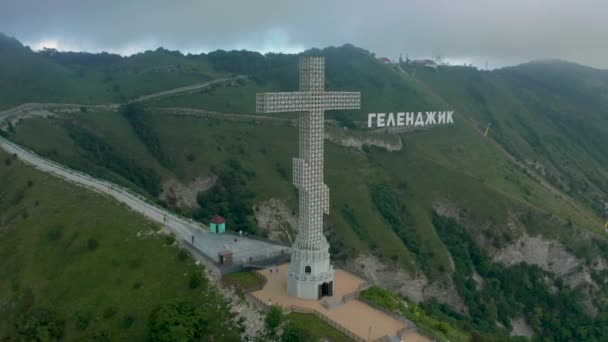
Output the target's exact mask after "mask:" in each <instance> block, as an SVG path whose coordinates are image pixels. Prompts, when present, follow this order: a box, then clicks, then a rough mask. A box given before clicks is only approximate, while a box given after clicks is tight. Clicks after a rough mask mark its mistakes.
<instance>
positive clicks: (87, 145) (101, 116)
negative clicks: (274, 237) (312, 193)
mask: <svg viewBox="0 0 608 342" xmlns="http://www.w3.org/2000/svg"><path fill="white" fill-rule="evenodd" d="M15 49H16V50H19V51H22V53H24V54H28V55H31V56H30V57H28V58H31V59H32V60H33V61H35V62H36V63H39V65H40V68H46V65H50V66H49V67H48V68H50V70H57V71H56V72H57V73H65V74H69V73H75V74H76V73H77V72H78V70H84V73H85V75H89V74H90V75H98V76H95V77H98V78H97V79H78V77H77V75H76V77H75V78H74V79H73V82H74V84H80V83H82V84H85V85H87V86H90V87H91V88H90V89H93V88H94V87H102V88H104V87H106V86H105V85H104V84H105V83H104V78H103V75H107V74H108V73H110V74H112V75H114V76H112V80H111V81H109V82H108V83H109V84H116V85H118V86H119V87H120V91H116V92H115V94H113V95H111V96H109V97H108V98H107V101H121V99H122V100H124V99H126V98H131V97H134V96H137V95H142V94H145V93H146V92H151V91H156V90H162V89H167V88H171V87H174V86H179V85H186V84H192V83H196V82H198V81H196V80H197V79H203V78H205V77H209V78H217V77H220V76H226V75H241V74H242V75H247V79H245V80H239V81H238V82H233V83H230V84H224V85H218V86H214V87H210V88H205V89H203V90H201V91H200V92H199V93H195V94H186V95H179V96H172V97H168V98H163V99H159V100H154V101H150V102H147V103H145V106H138V107H134V108H128V107H122V108H121V109H120V110H118V111H109V110H107V111H92V110H85V111H80V112H78V113H73V114H70V115H60V116H58V117H55V118H51V119H46V118H40V117H37V118H33V119H27V120H23V121H22V122H20V123H19V124H18V125H17V126H16V127H15V128H14V133H10V134H9V136H10V139H12V140H14V141H16V142H18V143H19V144H22V145H24V146H27V147H29V148H31V149H33V150H35V151H37V152H38V153H40V154H41V155H44V156H47V157H49V158H51V159H54V160H57V161H59V162H61V163H64V164H66V165H69V166H70V167H73V168H76V169H80V170H84V171H86V172H88V173H91V174H94V175H96V176H99V177H104V178H107V179H111V180H113V181H115V182H118V183H121V184H123V185H125V186H129V187H131V188H133V189H135V190H137V191H139V192H141V193H143V194H145V195H147V196H149V197H150V198H152V199H155V200H158V201H159V203H161V204H162V205H165V206H167V207H169V208H171V209H172V210H176V211H180V212H182V213H183V214H185V215H191V216H192V217H193V218H195V219H198V220H201V221H203V222H206V220H207V219H208V218H209V214H210V213H212V212H219V213H221V214H223V215H225V216H227V218H228V220H229V225H230V226H231V227H233V228H235V229H241V228H242V229H244V230H246V231H249V232H251V233H255V234H261V232H262V230H263V229H261V228H263V227H257V224H256V221H255V219H254V216H255V214H256V210H257V209H255V208H257V207H258V206H259V205H260V204H261V203H263V202H265V201H267V200H269V199H271V198H275V199H279V200H281V201H282V202H284V203H285V204H286V205H287V207H288V208H289V209H290V210H291V211H292V212H294V213H295V211H296V209H297V208H296V203H297V198H296V192H295V191H294V188H293V186H292V185H291V178H292V177H291V158H293V157H294V156H295V155H296V154H297V139H296V138H295V137H296V134H297V130H296V128H295V127H294V126H293V125H292V123H291V122H290V121H288V120H283V121H281V120H274V121H272V120H262V119H259V120H256V119H255V113H253V110H254V108H255V93H256V92H262V91H289V90H295V89H296V88H297V56H295V55H282V54H276V55H275V54H269V55H265V56H263V55H260V54H257V53H251V52H245V51H232V52H225V51H218V52H214V53H209V54H206V55H204V54H202V55H196V56H193V55H189V56H183V55H182V54H180V53H176V52H170V51H166V50H157V51H153V52H146V53H143V54H139V55H136V56H133V57H128V58H121V59H117V58H108V61H105V59H104V60H103V61H101V62H96V63H93V65H91V66H86V65H84V66H83V62H82V60H83V59H84V60H88V61H91V60H92V58H93V57H92V56H77V57H78V58H75V57H74V56H72V57H74V58H67V57H66V56H57V55H56V56H50V55H45V54H34V53H32V52H30V51H28V50H27V49H24V48H22V47H19V46H16V47H15ZM307 53H310V54H319V55H323V56H325V57H326V69H327V81H326V88H327V89H331V90H351V91H361V92H362V109H361V110H357V111H346V112H343V113H338V112H336V113H329V115H328V116H329V117H330V118H333V119H336V120H337V122H338V123H337V124H331V123H328V124H327V125H326V126H327V129H328V131H330V132H335V131H336V130H339V131H341V132H342V133H343V134H347V135H348V134H351V133H350V132H353V133H352V134H353V136H356V137H369V136H371V135H370V133H369V132H368V131H366V130H364V129H355V128H353V124H352V121H353V120H364V119H365V117H366V114H367V113H368V112H379V111H380V112H391V111H393V112H398V111H423V110H444V109H454V110H455V113H456V114H455V121H456V123H455V125H453V126H450V127H438V128H433V129H431V130H421V131H415V132H410V133H401V134H400V135H399V138H400V139H401V140H402V142H403V148H402V149H401V150H400V151H393V152H389V151H387V150H386V149H383V148H379V147H374V146H364V148H363V149H361V150H359V149H356V148H353V147H345V146H341V145H340V144H336V143H332V142H330V141H328V140H326V167H325V175H326V183H327V184H328V185H329V187H330V189H331V196H330V197H331V215H330V216H329V217H328V219H327V235H328V238H329V240H330V243H331V246H332V254H333V256H334V258H335V260H336V261H337V263H338V265H345V264H347V263H348V261H349V260H352V259H353V258H355V257H357V256H361V255H374V256H375V257H377V258H378V259H379V260H380V262H381V263H382V264H383V265H389V266H395V267H398V268H401V269H403V270H406V271H407V272H408V273H410V274H411V275H412V276H414V277H416V276H420V275H422V274H424V276H425V277H426V279H427V280H428V281H429V282H430V283H432V282H435V281H442V280H449V281H450V282H452V283H454V284H456V285H455V286H456V290H457V291H458V294H459V295H460V297H462V298H463V301H464V303H465V304H466V305H467V307H468V308H469V309H470V310H471V311H470V313H469V314H470V315H469V316H464V317H461V316H458V317H457V319H456V318H454V317H455V316H453V310H452V311H450V310H451V309H450V308H448V307H445V306H438V305H435V304H433V303H432V302H431V303H430V304H428V305H427V306H426V307H427V308H428V310H429V311H432V312H434V313H435V314H437V315H439V314H442V315H447V316H450V315H452V316H450V317H452V318H454V319H456V321H458V322H460V323H458V324H461V325H462V327H463V329H465V330H467V331H469V330H470V329H473V330H479V331H482V332H484V333H492V332H496V331H501V330H500V329H499V325H501V326H504V327H506V328H510V323H509V319H516V318H519V317H520V316H522V315H523V317H525V318H526V319H527V320H529V321H534V324H531V326H532V328H533V329H534V331H535V332H536V333H537V334H546V333H548V332H549V331H551V329H547V326H553V325H547V324H549V323H547V324H545V325H544V326H543V325H542V324H541V323H539V322H549V321H552V320H555V319H560V317H561V318H562V319H565V320H568V321H569V322H570V323H572V324H569V325H568V327H567V329H570V330H569V331H568V332H567V333H569V334H571V335H570V336H582V335H574V334H579V333H581V332H579V331H575V330H576V329H577V328H575V327H576V326H577V325H578V324H577V322H576V321H573V320H574V319H580V320H589V321H592V320H591V318H590V317H587V315H588V314H589V313H588V312H586V311H585V310H583V309H581V307H580V305H581V304H580V303H575V302H576V301H572V300H571V299H572V298H573V297H571V296H570V294H569V293H568V294H564V296H565V297H567V298H568V300H567V301H565V302H564V303H562V304H560V305H563V308H564V310H571V311H572V312H577V313H578V312H580V313H581V314H580V315H577V316H576V318H573V317H572V316H571V315H569V316H559V315H558V316H556V317H557V318H556V317H554V316H551V315H549V312H550V311H551V310H553V309H555V308H554V307H545V306H543V307H542V308H541V307H540V306H538V308H539V310H541V311H543V310H544V311H543V312H540V313H537V315H536V314H535V316H532V315H531V314H528V313H526V312H525V311H522V309H521V308H519V307H516V306H517V305H519V304H516V303H525V302H526V298H527V296H532V295H534V294H533V293H531V292H529V291H527V290H522V289H510V290H512V291H520V292H518V295H504V296H503V295H501V294H497V293H494V292H492V291H493V290H496V291H506V290H508V289H507V287H502V286H503V285H504V284H506V280H505V279H504V278H503V277H500V276H498V275H497V273H505V274H507V273H506V272H513V274H516V275H517V276H522V274H523V277H529V278H530V279H531V280H530V281H533V282H534V283H535V284H537V285H538V284H540V283H537V282H541V280H542V279H545V278H546V279H549V278H550V277H549V275H548V273H547V274H545V273H542V272H545V271H542V272H541V271H539V270H538V269H536V268H534V269H528V268H526V267H519V266H514V267H513V268H508V267H504V266H498V264H497V263H493V262H492V261H491V260H490V259H489V256H488V255H486V254H485V253H488V254H489V253H490V252H492V251H497V250H501V249H504V248H507V247H513V246H514V244H516V243H517V242H518V241H519V240H518V239H520V238H523V237H525V236H528V235H529V236H543V237H544V238H546V239H551V240H554V241H556V242H557V243H559V244H560V246H564V247H565V250H567V251H568V252H569V253H572V254H573V255H574V256H576V257H577V258H578V259H579V260H581V265H580V267H581V268H589V269H591V268H592V267H593V266H594V265H596V264H597V262H598V260H599V259H600V258H602V257H603V258H604V259H606V258H608V255H607V254H606V253H608V252H606V237H607V233H606V231H605V230H604V228H603V221H602V220H603V218H602V215H603V204H602V201H606V202H608V198H607V193H608V188H607V185H608V184H607V183H606V179H608V177H607V176H608V175H607V173H606V172H607V171H606V170H608V164H607V161H608V155H607V153H608V152H607V151H608V150H607V149H605V148H603V146H607V145H606V143H607V142H606V137H607V136H608V135H606V133H608V112H607V111H608V109H607V108H608V105H607V104H608V102H607V99H608V97H607V96H606V84H608V83H606V77H605V75H606V73H604V72H599V71H596V70H593V69H590V68H586V67H582V66H574V65H570V64H565V63H561V62H537V63H532V64H529V65H522V66H518V67H513V68H505V69H501V70H497V71H492V72H482V71H478V70H475V69H472V68H460V67H441V68H440V69H439V70H437V71H434V70H430V69H428V70H427V69H422V68H420V69H417V70H416V73H415V77H413V76H411V75H414V73H413V72H412V69H411V68H412V67H411V66H404V68H403V70H404V71H401V70H399V69H396V68H394V67H393V66H390V65H384V64H381V63H379V62H378V61H377V60H376V59H375V57H374V56H373V55H372V54H371V53H369V52H367V51H365V50H362V49H359V48H356V47H353V46H350V45H346V46H343V47H339V48H327V49H323V50H311V51H308V52H307ZM91 63H92V62H91ZM182 63H183V64H182ZM178 64H180V65H187V66H188V68H186V70H188V72H185V71H183V70H182V71H175V70H177V69H176V67H169V68H167V67H166V66H167V65H171V66H176V65H178ZM180 68H181V67H180ZM0 70H1V69H0ZM134 70H139V72H140V73H139V74H138V73H135V72H134ZM142 70H144V71H142ZM145 70H154V71H153V72H152V71H149V73H148V71H145ZM49 72H51V71H49ZM142 74H143V76H142ZM150 75H154V76H153V77H152V76H150ZM91 77H93V76H91ZM209 78H206V79H209ZM38 82H39V80H37V79H36V80H31V81H29V82H26V83H27V87H30V88H31V87H34V85H35V86H40V87H44V86H45V85H44V84H38ZM40 82H41V81H40ZM560 85H562V86H560ZM566 85H567V86H566ZM21 89H26V88H21V87H20V88H18V89H17V90H14V91H21ZM81 89H83V90H82V91H83V92H86V91H87V90H86V89H87V87H84V86H83V87H82V88H81ZM57 91H58V92H61V93H58V94H57V98H58V99H61V100H57V101H60V102H69V101H78V99H77V98H72V97H71V96H74V94H73V93H71V92H70V91H69V90H68V89H65V90H62V89H58V90H57ZM38 93H40V94H41V95H28V96H30V97H22V98H20V99H23V101H35V100H36V99H37V98H43V96H46V95H44V93H45V91H38ZM37 96H40V97H37ZM62 96H63V97H62ZM84 96H85V97H86V96H88V95H84ZM104 96H105V95H104ZM50 100H52V99H50ZM50 100H49V101H50ZM89 100H91V99H89ZM93 100H97V99H95V98H94V99H93ZM2 101H3V102H0V106H3V107H10V106H11V105H14V104H16V103H13V102H10V101H15V102H19V101H21V100H14V99H13V98H11V100H10V101H8V100H2ZM82 101H84V102H87V101H88V100H87V99H84V98H83V100H82ZM99 101H106V99H101V98H100V99H99ZM93 102H94V101H93ZM159 107H160V108H159ZM166 107H188V108H197V109H202V110H207V111H214V112H219V113H227V114H228V113H236V114H243V115H241V116H228V115H222V114H217V115H211V116H209V115H203V113H201V112H195V113H193V112H180V111H179V110H176V111H168V110H166ZM163 108H165V109H163ZM276 116H278V117H283V118H294V117H295V116H294V114H293V113H291V114H285V115H283V114H278V115H276ZM488 123H492V125H491V128H490V133H489V134H488V137H484V136H483V130H484V129H485V128H486V125H487V124H488ZM343 126H348V127H351V128H350V129H349V130H346V131H345V130H344V129H343ZM511 158H514V159H515V160H516V161H518V162H519V163H520V165H518V164H517V163H515V162H514V161H513V160H512V159H511ZM521 165H526V166H527V168H525V167H522V166H521ZM541 165H542V166H541ZM531 170H535V171H531ZM532 172H534V174H532ZM535 174H537V175H535ZM223 175H224V176H223ZM226 175H227V176H226ZM538 175H540V176H538ZM212 176H219V178H218V183H217V184H216V186H215V187H213V188H211V189H210V190H209V191H208V192H206V193H204V194H200V195H199V201H198V207H197V208H186V207H179V206H178V205H177V204H176V203H171V202H170V201H169V202H167V201H160V199H159V195H160V193H161V191H162V190H161V189H162V187H163V183H164V182H166V181H168V180H177V181H179V182H181V183H183V184H188V183H190V182H191V181H193V180H194V179H197V178H208V177H212ZM539 179H544V180H545V181H546V182H548V183H550V184H552V185H553V186H554V187H555V188H557V189H559V191H561V192H562V193H563V194H566V195H567V197H566V199H564V198H563V196H566V195H563V196H559V195H556V194H555V193H554V192H552V191H551V190H550V189H549V187H548V186H547V185H546V184H543V183H541V182H540V181H539ZM446 210H447V211H452V212H454V213H455V214H454V216H455V217H453V218H456V219H457V221H458V222H457V223H450V224H447V223H445V222H444V221H442V220H440V219H437V215H436V214H435V213H436V212H438V211H446ZM450 222H451V221H450ZM452 224H454V225H452ZM456 224H457V225H456ZM461 226H464V228H463V229H464V230H463V231H464V232H465V233H464V235H463V234H459V235H454V236H450V234H449V233H447V232H449V230H446V228H445V227H461ZM454 229H456V228H454ZM458 229H461V228H458ZM459 232H460V230H459ZM467 236H468V237H467ZM573 237H580V238H573ZM459 244H462V245H466V246H467V248H465V249H464V251H463V250H462V249H459V248H458V246H459ZM479 250H482V251H485V252H483V253H482V252H479ZM471 255H473V257H471ZM475 255H478V256H479V257H475ZM471 258H472V259H471ZM490 263H491V265H490ZM472 268H473V269H477V268H479V269H480V271H479V273H480V274H481V273H483V274H482V275H483V276H484V277H486V278H487V279H489V280H491V281H490V282H491V283H492V284H496V286H495V287H494V288H490V289H488V290H484V291H485V292H482V290H481V289H476V288H475V287H474V286H471V285H470V284H471V283H472V282H473V272H472V271H471V269H472ZM482 271H483V272H482ZM607 273H608V272H606V271H601V270H598V271H593V273H592V274H591V276H592V277H593V280H594V282H595V284H597V286H598V287H597V289H595V290H593V291H594V292H593V305H594V307H595V309H596V310H597V311H598V312H599V313H600V318H598V320H597V321H592V323H590V324H591V325H592V326H593V327H595V326H596V325H597V324H601V323H599V322H601V319H602V317H605V314H606V313H607V312H608V306H607V301H606V299H607V298H608V290H607V288H606V286H605V284H606V279H607V278H608V274H607ZM508 274H510V273H508ZM543 277H544V278H543ZM551 281H554V280H551ZM555 281H556V282H557V281H558V280H555ZM559 281H561V280H559ZM465 284H466V286H465ZM380 285H382V284H380ZM504 286H506V285H504ZM543 286H544V285H543ZM560 286H561V285H560ZM499 289H500V290H499ZM560 289H561V287H560ZM545 290H546V291H545ZM521 291H523V292H521ZM526 291H527V292H526ZM543 291H545V292H543V295H547V296H548V295H549V294H548V291H549V290H548V287H547V289H545V288H544V287H543ZM564 291H565V290H564ZM585 291H587V290H586V287H585V286H581V287H580V288H579V289H577V290H576V291H575V292H576V295H577V296H581V298H583V297H585V296H589V295H588V294H585V293H586V292H585ZM564 293H566V292H564ZM573 296H574V295H573ZM491 297H496V298H500V303H502V304H500V303H498V299H496V302H492V301H490V300H489V298H491ZM475 298H478V299H475ZM551 298H552V299H551V300H552V301H551V303H552V304H551V305H554V304H555V303H557V302H553V300H554V299H555V298H553V297H551ZM499 304H500V305H499ZM496 305H498V306H499V307H498V308H496ZM501 305H502V306H501ZM509 305H511V306H509ZM538 305H540V304H538ZM555 305H558V304H555ZM488 310H490V311H493V310H498V311H499V312H498V313H497V316H496V317H498V318H500V320H499V321H498V323H497V322H496V319H494V320H491V319H490V318H488V317H493V316H492V315H490V316H488V315H487V313H488V312H489V311H488ZM462 322H464V323H462ZM537 323H538V324H537ZM543 324H544V323H543ZM593 329H595V328H593ZM593 329H592V330H590V331H596V330H593ZM590 334H595V333H590ZM590 336H599V335H597V334H595V335H590Z"/></svg>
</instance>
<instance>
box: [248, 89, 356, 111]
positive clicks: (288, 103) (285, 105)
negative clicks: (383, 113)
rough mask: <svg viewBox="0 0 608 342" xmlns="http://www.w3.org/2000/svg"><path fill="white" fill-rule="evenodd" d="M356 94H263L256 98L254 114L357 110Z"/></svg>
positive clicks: (330, 92) (298, 92)
mask: <svg viewBox="0 0 608 342" xmlns="http://www.w3.org/2000/svg"><path fill="white" fill-rule="evenodd" d="M360 106H361V94H360V93H358V92H338V91H328V92H303V91H296V92H291V93H264V94H257V96H256V112H258V113H277V112H303V111H308V110H339V109H359V108H360Z"/></svg>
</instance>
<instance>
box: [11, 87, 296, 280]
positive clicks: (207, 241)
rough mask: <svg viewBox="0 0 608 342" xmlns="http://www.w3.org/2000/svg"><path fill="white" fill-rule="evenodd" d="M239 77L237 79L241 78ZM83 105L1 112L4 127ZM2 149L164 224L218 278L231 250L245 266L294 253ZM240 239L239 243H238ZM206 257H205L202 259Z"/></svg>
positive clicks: (30, 155) (40, 105)
mask: <svg viewBox="0 0 608 342" xmlns="http://www.w3.org/2000/svg"><path fill="white" fill-rule="evenodd" d="M239 77H241V76H238V77H236V78H239ZM236 78H231V79H221V80H215V81H211V82H206V83H201V84H196V85H192V86H188V87H182V88H177V89H173V90H169V91H164V92H159V93H156V94H152V95H147V96H142V97H140V98H137V99H136V100H134V101H132V102H140V101H147V100H150V99H153V98H157V97H160V96H167V95H170V94H177V93H181V92H189V91H194V90H198V89H201V88H203V87H205V86H209V85H211V84H215V83H219V82H225V81H228V80H234V79H236ZM118 106H119V105H118V104H104V105H86V107H87V108H106V109H107V108H110V109H112V108H118ZM80 107H83V105H78V104H54V103H26V104H23V105H21V106H18V107H15V108H12V109H9V110H6V111H3V112H0V125H1V124H2V123H3V122H5V121H6V120H9V119H15V118H17V117H19V116H20V115H22V114H24V113H28V112H30V111H32V110H44V109H72V108H76V109H80ZM0 148H2V149H4V150H5V151H6V152H8V153H9V154H12V155H16V156H17V157H18V158H19V159H20V160H21V161H23V162H25V163H27V164H30V165H32V166H34V167H35V168H36V169H38V170H40V171H42V172H46V173H49V174H52V175H54V176H56V177H59V178H62V179H64V180H66V181H68V182H70V183H73V184H77V185H80V186H83V187H85V188H87V189H89V190H93V191H95V192H98V193H102V194H105V195H108V196H110V197H112V198H114V199H115V200H117V201H119V202H121V203H124V204H125V205H126V206H127V207H129V208H130V209H131V210H133V211H135V212H138V213H140V214H142V215H144V216H145V217H147V218H148V219H150V220H152V221H154V222H157V223H160V224H161V225H163V226H165V227H166V228H167V229H168V230H169V231H171V232H172V233H173V234H175V236H176V238H177V239H178V241H179V242H180V243H184V242H187V244H188V247H190V248H192V247H194V248H195V249H196V251H197V252H198V253H193V255H194V256H195V257H197V259H199V260H201V261H203V262H204V263H205V264H206V265H207V266H209V267H215V268H216V270H214V271H215V274H216V275H218V272H219V269H218V267H217V265H214V264H213V262H210V259H211V260H213V261H215V262H217V260H218V253H219V252H221V251H224V250H229V251H231V252H232V253H233V262H234V264H236V265H245V264H247V263H249V262H255V261H258V262H263V261H264V260H268V259H270V258H274V257H277V256H281V255H284V254H286V253H290V248H289V247H286V246H283V245H279V244H275V243H271V242H268V241H262V240H259V239H252V238H246V237H240V236H239V237H235V236H234V235H230V234H222V235H218V234H211V233H209V231H208V230H207V229H206V227H204V226H203V225H201V224H199V223H197V222H194V221H192V220H191V219H188V218H185V217H181V216H178V215H176V214H174V213H172V212H170V211H169V210H167V209H165V208H162V207H160V206H158V205H156V204H155V203H152V202H151V201H149V200H148V199H147V198H146V197H144V196H142V195H140V194H137V193H135V192H133V191H131V190H129V189H126V188H123V187H121V186H119V185H117V184H114V183H112V182H109V181H106V180H103V179H98V178H94V177H92V176H90V175H88V174H86V173H83V172H80V171H76V170H72V169H70V168H68V167H65V166H63V165H61V164H59V163H56V162H54V161H51V160H49V159H46V158H44V157H42V156H39V155H38V154H36V153H35V152H33V151H30V150H28V149H26V148H24V147H21V146H19V145H17V144H15V143H13V142H11V141H9V140H8V139H6V138H4V137H0ZM237 240H238V242H237ZM200 254H203V255H204V257H203V258H201V255H200Z"/></svg>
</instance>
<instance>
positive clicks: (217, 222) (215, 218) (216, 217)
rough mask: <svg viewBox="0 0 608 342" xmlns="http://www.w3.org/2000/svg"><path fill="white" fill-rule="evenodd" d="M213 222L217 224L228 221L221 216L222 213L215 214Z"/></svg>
mask: <svg viewBox="0 0 608 342" xmlns="http://www.w3.org/2000/svg"><path fill="white" fill-rule="evenodd" d="M211 223H215V224H222V223H226V219H225V218H223V217H221V216H220V215H215V216H213V218H212V219H211Z"/></svg>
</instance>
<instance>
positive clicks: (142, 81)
mask: <svg viewBox="0 0 608 342" xmlns="http://www.w3.org/2000/svg"><path fill="white" fill-rule="evenodd" d="M0 75H1V76H2V77H0V110H1V109H6V108H11V107H14V106H17V105H19V104H22V103H25V102H60V103H61V102H63V103H85V104H100V103H109V102H123V101H125V100H127V99H130V98H134V97H137V96H141V95H147V94H150V93H155V92H158V91H163V90H167V89H172V88H177V87H181V86H186V85H191V84H195V83H200V82H205V81H208V80H211V79H214V78H221V77H225V76H226V74H225V73H222V72H216V71H214V70H212V69H211V67H210V66H209V64H208V62H207V61H206V60H205V59H204V58H198V57H196V56H193V57H187V56H183V55H181V54H175V53H172V52H170V51H166V50H160V49H159V50H157V51H147V52H145V53H140V54H137V55H134V56H131V57H128V58H123V59H121V60H119V61H114V62H109V63H107V64H101V65H94V66H83V65H79V64H77V63H71V62H70V63H67V62H66V63H58V62H56V61H54V60H53V59H52V58H50V57H47V56H43V55H40V54H36V53H33V52H32V51H31V50H30V49H29V48H27V47H24V46H23V45H21V43H19V42H18V41H16V40H13V39H10V38H7V37H6V36H3V35H1V34H0Z"/></svg>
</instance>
